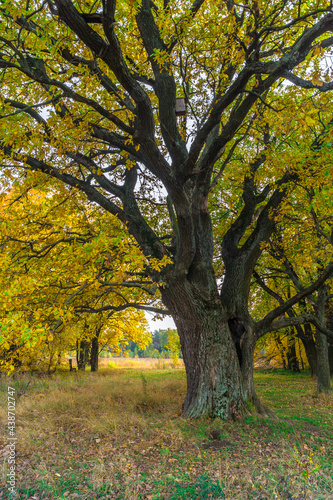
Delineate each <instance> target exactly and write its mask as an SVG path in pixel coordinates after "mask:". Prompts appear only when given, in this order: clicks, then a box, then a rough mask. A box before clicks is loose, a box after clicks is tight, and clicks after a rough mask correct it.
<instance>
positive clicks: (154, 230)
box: [0, 0, 333, 419]
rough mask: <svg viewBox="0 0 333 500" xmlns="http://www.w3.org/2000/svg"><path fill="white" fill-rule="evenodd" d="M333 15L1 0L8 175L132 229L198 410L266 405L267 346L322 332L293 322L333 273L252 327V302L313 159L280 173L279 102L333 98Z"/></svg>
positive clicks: (198, 2)
mask: <svg viewBox="0 0 333 500" xmlns="http://www.w3.org/2000/svg"><path fill="white" fill-rule="evenodd" d="M331 10H332V6H331V4H330V2H328V1H327V2H323V1H314V0H306V1H303V0H299V1H297V2H296V1H292V0H282V1H279V2H277V1H273V2H269V1H267V0H261V1H260V0H254V1H250V2H248V3H246V4H244V5H243V4H238V3H234V2H233V1H232V0H228V1H223V2H220V3H217V2H215V1H212V0H194V1H192V2H189V1H186V0H182V1H168V0H164V1H163V2H162V1H161V0H156V1H155V2H153V1H151V0H138V1H131V2H125V1H122V0H118V1H116V0H103V1H92V0H89V1H81V0H76V1H71V0H55V1H54V2H53V1H41V0H35V1H28V2H27V1H26V0H24V1H22V0H19V1H17V2H15V3H13V2H9V1H7V0H2V2H1V14H0V15H1V25H0V29H1V36H0V43H1V48H0V67H1V68H2V69H3V73H2V101H1V105H2V111H1V120H0V124H1V125H0V127H1V128H0V134H1V136H0V141H1V142H0V149H1V151H2V154H1V156H2V167H3V177H2V179H3V182H4V183H6V182H7V183H8V186H11V184H12V183H13V182H15V181H19V182H21V183H22V184H23V183H25V184H26V185H27V186H29V185H38V183H39V182H40V180H41V178H43V177H45V176H48V177H49V178H50V182H51V180H54V182H59V181H60V182H63V183H65V184H67V185H68V186H71V187H72V188H74V189H77V190H79V191H81V192H83V193H85V194H86V196H87V198H88V199H89V200H90V201H91V202H93V203H96V204H98V205H99V206H100V207H101V208H103V209H104V210H105V211H106V212H109V213H110V214H112V215H116V216H117V217H118V218H119V220H120V221H121V222H122V223H123V224H125V225H126V226H127V229H128V231H129V233H130V234H131V235H132V237H134V238H135V240H136V241H137V243H138V245H139V247H140V248H141V250H142V252H143V254H144V255H145V256H146V257H148V258H149V259H150V262H151V265H148V266H147V268H146V277H147V276H150V277H151V279H152V280H153V281H154V282H155V283H157V284H158V286H159V289H160V292H161V296H162V300H163V302H164V305H165V306H166V308H167V310H168V311H169V312H170V314H171V315H172V316H173V318H174V320H175V323H176V326H177V328H178V332H179V335H180V340H181V346H182V352H183V357H184V362H185V367H186V373H187V395H186V399H185V403H184V412H185V414H186V415H188V416H192V417H197V416H201V415H205V414H208V415H210V416H212V417H220V418H223V419H226V418H229V417H231V416H238V415H242V414H243V413H244V412H245V411H246V408H247V402H252V403H254V404H255V405H256V406H257V407H258V408H260V403H259V402H258V400H257V398H256V395H255V390H254V385H253V351H254V347H255V343H256V340H257V339H258V338H259V337H260V336H261V335H264V334H265V333H266V332H267V331H269V330H270V329H278V328H281V327H285V326H288V325H292V324H299V323H302V322H304V321H312V322H314V323H316V324H317V326H318V327H320V328H322V331H324V330H325V327H324V325H321V324H320V321H319V319H318V318H316V317H315V315H310V314H305V315H302V316H298V317H292V318H290V317H289V318H288V317H285V316H284V314H285V313H286V312H287V311H288V310H290V308H291V306H292V305H293V304H295V303H296V302H298V301H299V300H301V299H304V298H305V297H307V296H308V295H309V294H311V292H313V291H314V290H316V289H317V288H318V287H319V286H320V285H322V284H323V283H324V281H325V280H326V279H327V278H328V277H329V275H330V274H331V272H332V270H333V264H328V266H327V267H326V268H325V269H324V270H323V272H322V273H321V275H320V276H319V277H318V278H317V279H316V281H315V282H314V283H312V284H311V285H309V286H308V287H306V288H304V289H302V291H300V292H298V293H297V294H296V295H294V296H293V297H291V298H290V299H289V300H287V301H286V302H284V303H282V304H279V306H278V307H276V308H275V309H274V310H272V311H270V312H269V313H268V314H266V316H265V317H263V318H262V319H261V320H259V321H257V322H255V321H254V320H253V318H252V317H251V315H250V313H249V305H248V300H249V290H250V283H251V277H252V274H253V271H254V267H255V265H256V263H257V261H258V259H259V258H260V255H261V252H262V248H263V243H264V242H265V241H267V240H268V239H269V237H270V236H271V234H272V232H273V230H274V224H275V222H274V217H275V215H276V213H277V212H278V210H279V207H280V205H281V203H282V201H283V200H284V199H285V198H286V197H287V196H290V194H291V192H292V188H293V186H294V184H295V183H296V182H297V180H298V179H299V176H301V175H310V176H311V175H312V170H311V168H312V167H311V168H310V167H308V170H306V168H307V167H306V166H307V165H309V164H311V161H310V157H311V155H312V156H313V155H315V154H316V152H315V151H314V150H313V148H312V149H311V148H309V151H308V152H307V154H308V156H307V161H306V159H305V157H303V158H302V162H301V163H302V166H301V168H299V169H298V168H297V165H296V164H295V163H292V166H288V165H286V166H285V168H282V167H281V165H278V167H276V168H275V167H274V165H273V166H272V158H273V156H272V151H273V150H274V148H276V144H277V142H278V141H279V139H278V138H276V137H274V136H272V133H271V126H272V124H273V122H274V118H272V117H274V113H276V114H278V110H277V109H276V108H275V107H274V99H275V98H276V96H277V95H278V92H279V93H280V94H281V93H282V94H283V92H284V90H285V89H286V86H283V85H282V86H281V82H282V81H284V80H287V81H288V82H289V85H292V86H293V88H295V89H297V87H298V88H305V89H313V91H314V92H318V91H319V92H328V91H330V90H332V89H333V84H332V83H331V82H330V81H329V76H330V75H329V74H322V73H323V72H324V70H323V65H322V64H320V61H324V60H325V59H324V58H325V55H328V54H329V51H330V48H331V46H332V45H333V37H332V36H331V32H332V31H333V13H332V12H331ZM294 95H295V96H296V97H295V100H297V90H295V94H294ZM300 95H301V94H300ZM179 97H183V98H185V99H186V101H187V114H186V115H185V116H183V117H177V114H176V99H177V98H179ZM300 99H301V97H300ZM300 106H301V103H300ZM267 113H269V114H270V119H268V118H267ZM240 148H242V149H243V161H242V163H240V164H239V165H238V167H237V168H236V171H235V172H234V175H232V174H230V172H229V174H228V175H226V172H227V167H228V165H229V160H230V159H231V158H232V157H233V154H234V153H235V151H236V150H239V149H240ZM231 192H233V193H238V202H235V198H234V203H233V204H234V212H233V213H234V216H233V217H232V218H231V220H230V223H229V225H228V227H227V228H226V229H225V231H224V232H223V233H218V234H217V236H216V238H215V241H214V231H213V225H212V217H211V210H212V206H211V203H210V200H211V199H213V200H214V202H216V200H218V203H219V207H220V208H221V207H222V206H223V203H224V201H225V200H227V199H229V198H230V193H231ZM233 196H234V195H233ZM229 209H230V204H229V205H228V210H229ZM214 214H215V212H214ZM217 248H219V255H220V257H221V258H222V260H223V279H222V282H221V281H219V280H217V274H216V272H215V269H214V255H215V256H216V249H217ZM171 261H172V263H171ZM146 277H145V279H146Z"/></svg>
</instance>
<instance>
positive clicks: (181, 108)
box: [176, 97, 186, 116]
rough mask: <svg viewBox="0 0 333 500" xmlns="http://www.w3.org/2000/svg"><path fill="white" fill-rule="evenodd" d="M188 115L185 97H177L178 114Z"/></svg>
mask: <svg viewBox="0 0 333 500" xmlns="http://www.w3.org/2000/svg"><path fill="white" fill-rule="evenodd" d="M185 115H186V99H185V97H177V98H176V116H185Z"/></svg>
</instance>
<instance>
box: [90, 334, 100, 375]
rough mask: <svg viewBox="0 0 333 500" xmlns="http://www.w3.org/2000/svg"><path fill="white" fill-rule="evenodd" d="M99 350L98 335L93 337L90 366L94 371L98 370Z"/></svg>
mask: <svg viewBox="0 0 333 500" xmlns="http://www.w3.org/2000/svg"><path fill="white" fill-rule="evenodd" d="M98 350H99V345H98V337H93V338H92V341H91V350H90V367H91V371H92V372H97V370H98Z"/></svg>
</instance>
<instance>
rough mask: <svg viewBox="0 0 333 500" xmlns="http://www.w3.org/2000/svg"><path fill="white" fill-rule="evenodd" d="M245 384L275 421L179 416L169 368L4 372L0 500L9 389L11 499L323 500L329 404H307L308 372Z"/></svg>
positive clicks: (331, 442) (180, 392)
mask: <svg viewBox="0 0 333 500" xmlns="http://www.w3.org/2000/svg"><path fill="white" fill-rule="evenodd" d="M29 380H30V383H29V385H28V386H27V384H28V382H29ZM255 382H256V387H257V392H258V394H259V396H260V397H261V399H262V401H263V402H264V403H265V404H266V405H267V406H269V407H270V408H271V409H272V410H273V411H274V412H275V414H276V415H277V416H278V417H279V419H272V418H259V417H255V416H252V417H249V418H247V419H246V420H245V422H237V421H236V422H221V421H219V420H209V419H202V420H195V421H193V420H188V419H186V418H183V417H182V416H181V405H182V402H183V399H184V396H185V387H186V382H185V373H184V369H183V367H182V365H180V364H179V365H178V366H173V364H172V362H171V361H168V362H167V361H163V360H162V361H160V362H147V361H142V362H141V361H137V360H119V361H117V360H113V361H111V362H110V366H108V367H105V368H101V369H100V371H99V372H97V373H89V372H85V373H77V372H74V373H73V372H69V371H63V372H59V373H56V374H55V375H53V376H36V375H34V376H33V377H32V376H31V375H28V374H23V375H19V376H17V377H16V378H15V379H14V380H13V379H12V378H8V377H6V376H4V375H3V376H2V377H1V378H0V403H1V410H0V417H1V427H2V429H1V430H2V432H1V435H0V453H1V455H2V463H1V465H2V467H1V476H0V498H1V499H9V498H13V497H11V496H9V493H8V485H7V483H6V481H7V478H8V476H7V474H8V472H9V469H8V446H7V444H8V434H9V430H8V429H7V426H6V422H7V400H8V385H9V386H10V387H14V388H15V389H16V392H15V399H16V437H17V441H16V474H17V476H16V491H17V495H16V497H15V498H16V500H17V499H19V500H21V499H22V500H23V499H30V500H42V499H67V500H69V499H77V500H80V499H85V500H94V499H112V500H181V499H182V500H204V499H216V500H217V499H226V500H238V499H244V500H248V499H258V500H259V499H260V500H266V499H267V500H268V499H283V500H289V499H290V500H293V499H298V500H300V499H304V500H305V499H306V500H311V499H313V500H327V499H328V500H329V499H331V500H332V499H333V439H332V437H333V436H332V430H333V398H330V397H328V396H320V397H318V396H317V395H316V392H315V389H316V382H315V380H314V379H312V378H311V377H310V375H309V374H307V373H305V374H304V373H302V374H291V373H287V372H284V371H282V370H275V371H266V372H264V371H262V372H256V374H255ZM26 386H27V387H26ZM24 391H25V392H24ZM21 392H23V394H21Z"/></svg>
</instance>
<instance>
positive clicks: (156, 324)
mask: <svg viewBox="0 0 333 500" xmlns="http://www.w3.org/2000/svg"><path fill="white" fill-rule="evenodd" d="M145 314H146V318H147V321H148V324H149V330H150V331H151V332H154V331H155V330H159V329H161V330H166V329H167V328H172V329H174V328H176V326H175V323H174V321H173V319H172V318H171V316H165V317H164V319H163V320H160V319H157V320H155V321H153V317H154V314H153V313H149V312H146V313H145Z"/></svg>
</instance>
